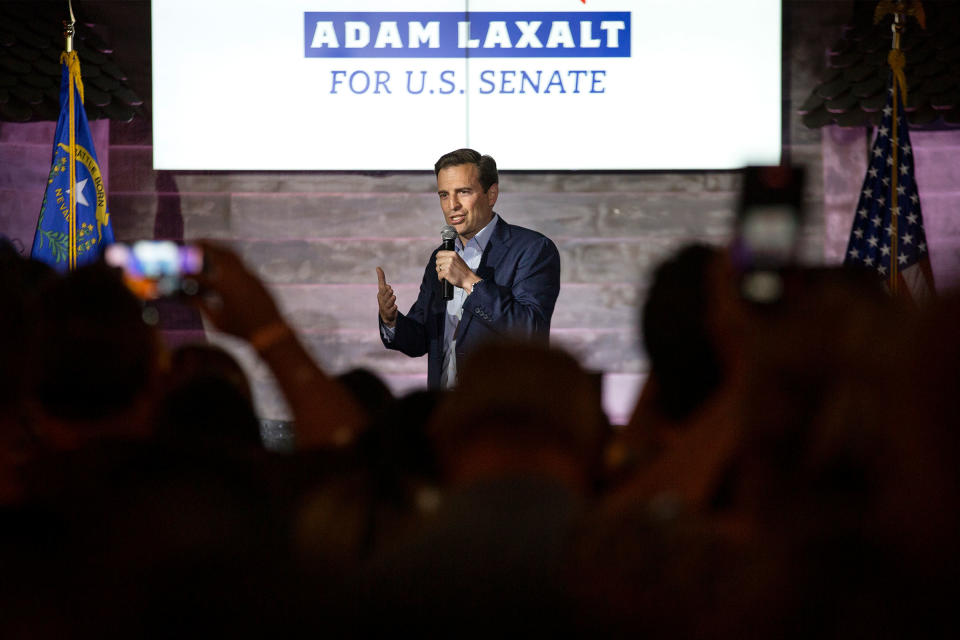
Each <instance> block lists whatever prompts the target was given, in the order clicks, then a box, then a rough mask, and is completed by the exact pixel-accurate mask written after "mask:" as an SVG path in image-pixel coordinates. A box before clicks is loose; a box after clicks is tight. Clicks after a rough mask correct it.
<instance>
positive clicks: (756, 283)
mask: <svg viewBox="0 0 960 640" xmlns="http://www.w3.org/2000/svg"><path fill="white" fill-rule="evenodd" d="M804 178H805V175H804V170H803V168H801V167H791V166H786V165H780V166H768V167H761V166H750V167H746V168H744V170H743V189H742V191H741V193H740V200H739V203H738V206H737V213H736V222H735V228H734V239H733V246H732V247H731V257H732V259H733V262H734V266H735V267H736V268H737V269H738V271H739V274H740V276H739V277H740V282H739V287H740V293H741V295H742V296H743V297H744V298H745V299H746V300H748V301H750V302H755V303H759V304H770V303H775V302H777V301H778V300H780V297H781V296H782V295H783V285H784V282H783V272H784V270H786V269H789V268H790V267H793V266H795V265H796V264H797V259H798V253H799V246H800V238H801V231H802V229H803V222H804V220H803V185H804Z"/></svg>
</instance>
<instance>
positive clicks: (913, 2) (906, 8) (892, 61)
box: [873, 0, 926, 294]
mask: <svg viewBox="0 0 960 640" xmlns="http://www.w3.org/2000/svg"><path fill="white" fill-rule="evenodd" d="M891 13H892V14H893V24H891V25H890V30H891V31H892V32H893V42H892V44H891V47H890V54H889V55H888V56H887V63H888V64H889V65H890V71H891V73H893V82H892V83H891V86H890V90H891V92H892V93H893V96H892V97H893V101H892V102H893V123H892V126H891V131H890V160H891V161H892V164H891V166H890V280H889V284H890V292H891V293H894V294H895V293H897V290H898V288H899V280H900V259H899V256H898V244H899V237H898V232H899V220H898V219H897V218H899V216H900V205H899V201H898V197H897V196H898V195H899V194H898V193H897V186H898V181H899V177H900V132H899V126H898V125H899V122H898V119H899V115H900V96H901V95H902V96H903V104H904V105H906V104H907V77H906V74H905V73H904V68H905V67H906V65H907V57H906V56H905V55H904V53H903V50H902V49H901V47H900V39H901V36H902V35H903V29H904V25H905V24H906V20H907V15H908V14H909V15H912V16H914V17H916V19H917V21H918V22H919V23H920V26H921V27H923V28H926V16H925V15H924V11H923V4H922V3H921V2H920V0H881V1H880V2H879V3H878V4H877V8H876V10H875V11H874V14H873V21H874V23H877V22H879V21H880V20H881V18H883V17H884V16H885V15H887V14H891Z"/></svg>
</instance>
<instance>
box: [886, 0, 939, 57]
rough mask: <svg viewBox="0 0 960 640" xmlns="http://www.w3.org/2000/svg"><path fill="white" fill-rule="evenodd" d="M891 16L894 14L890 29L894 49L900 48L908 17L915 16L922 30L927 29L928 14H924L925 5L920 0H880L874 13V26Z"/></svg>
mask: <svg viewBox="0 0 960 640" xmlns="http://www.w3.org/2000/svg"><path fill="white" fill-rule="evenodd" d="M890 14H893V24H892V25H891V26H890V29H891V30H892V31H893V48H894V49H899V48H900V36H901V35H902V34H903V27H904V24H905V23H906V21H907V16H913V17H914V18H916V19H917V22H919V23H920V26H921V27H922V28H924V29H926V28H927V14H926V13H924V11H923V3H921V2H920V0H880V2H878V3H877V8H876V9H874V11H873V24H877V23H878V22H880V21H881V20H882V19H883V18H884V17H885V16H888V15H890Z"/></svg>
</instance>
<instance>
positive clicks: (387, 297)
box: [377, 267, 397, 327]
mask: <svg viewBox="0 0 960 640" xmlns="http://www.w3.org/2000/svg"><path fill="white" fill-rule="evenodd" d="M377 285H378V287H377V303H378V304H379V305H380V320H381V321H382V322H383V324H385V325H386V326H388V327H393V326H395V325H396V324H397V296H396V295H395V294H394V293H393V287H391V286H390V285H388V284H387V278H386V276H385V275H383V269H381V268H380V267H377Z"/></svg>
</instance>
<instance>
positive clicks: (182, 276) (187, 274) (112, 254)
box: [104, 240, 203, 300]
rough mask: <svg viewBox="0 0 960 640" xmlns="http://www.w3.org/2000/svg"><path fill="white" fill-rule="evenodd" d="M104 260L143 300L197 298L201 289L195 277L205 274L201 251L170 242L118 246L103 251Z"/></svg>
mask: <svg viewBox="0 0 960 640" xmlns="http://www.w3.org/2000/svg"><path fill="white" fill-rule="evenodd" d="M104 259H105V260H106V262H107V264H109V265H111V266H113V267H119V268H120V269H122V270H123V280H124V282H125V283H126V284H127V286H128V287H129V288H130V290H131V291H133V292H134V293H135V294H136V295H137V297H139V298H141V299H143V300H155V299H156V298H162V297H165V296H171V295H176V294H187V295H192V294H195V293H197V289H198V285H197V281H196V279H195V278H194V277H193V276H195V275H197V274H199V273H200V272H201V271H202V270H203V251H202V250H201V248H200V247H198V246H196V245H190V244H177V243H176V242H171V241H169V240H139V241H137V242H135V243H133V244H132V245H126V244H123V243H120V242H115V243H113V244H111V245H109V246H108V247H107V248H106V250H105V251H104Z"/></svg>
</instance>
